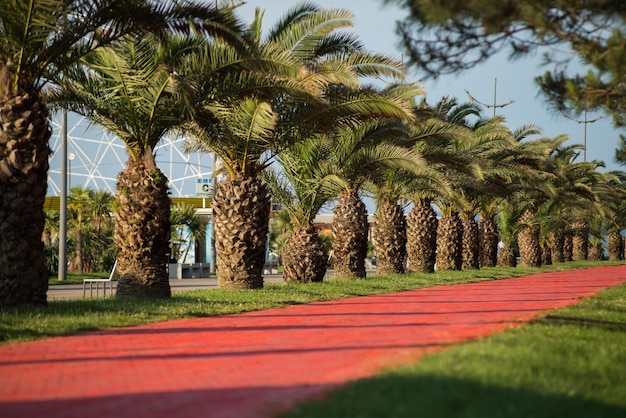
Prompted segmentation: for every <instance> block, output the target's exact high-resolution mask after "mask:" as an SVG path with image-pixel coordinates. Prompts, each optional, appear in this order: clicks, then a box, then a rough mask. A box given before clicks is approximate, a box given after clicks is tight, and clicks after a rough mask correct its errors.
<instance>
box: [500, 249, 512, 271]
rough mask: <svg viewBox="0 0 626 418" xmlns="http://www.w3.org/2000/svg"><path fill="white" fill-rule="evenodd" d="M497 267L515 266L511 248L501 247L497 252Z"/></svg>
mask: <svg viewBox="0 0 626 418" xmlns="http://www.w3.org/2000/svg"><path fill="white" fill-rule="evenodd" d="M498 266H499V267H517V257H515V250H514V249H513V248H510V247H507V248H501V249H500V251H499V253H498Z"/></svg>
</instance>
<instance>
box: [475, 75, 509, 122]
mask: <svg viewBox="0 0 626 418" xmlns="http://www.w3.org/2000/svg"><path fill="white" fill-rule="evenodd" d="M497 91H498V79H497V78H494V79H493V104H492V105H490V104H487V103H483V102H481V101H478V100H476V99H475V98H474V96H472V95H471V94H470V92H469V91H467V90H465V93H467V97H469V99H470V100H471V101H473V102H476V103H478V104H479V105H482V106H485V107H486V108H488V109H489V108H493V117H494V118H495V117H496V108H498V107H505V106H508V105H510V104H513V103H515V100H510V99H509V101H508V102H506V103H501V104H496V99H497V97H496V94H497Z"/></svg>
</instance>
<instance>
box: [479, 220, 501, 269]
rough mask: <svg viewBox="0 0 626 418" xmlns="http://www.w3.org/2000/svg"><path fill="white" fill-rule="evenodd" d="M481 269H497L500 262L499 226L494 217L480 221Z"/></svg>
mask: <svg viewBox="0 0 626 418" xmlns="http://www.w3.org/2000/svg"><path fill="white" fill-rule="evenodd" d="M478 232H479V235H478V237H479V242H480V244H479V245H480V256H479V257H480V267H495V266H496V264H497V262H498V225H497V223H496V221H495V219H494V217H489V218H480V220H479V221H478Z"/></svg>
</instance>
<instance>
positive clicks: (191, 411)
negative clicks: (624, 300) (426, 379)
mask: <svg viewBox="0 0 626 418" xmlns="http://www.w3.org/2000/svg"><path fill="white" fill-rule="evenodd" d="M624 282H626V266H614V267H611V266H607V267H598V268H594V269H589V270H577V271H568V272H558V273H542V274H537V275H532V276H526V277H521V278H514V279H506V280H496V281H489V282H483V283H474V284H464V285H456V286H438V287H433V288H428V289H421V290H414V291H408V292H401V293H393V294H385V295H378V296H367V297H358V298H350V299H343V300H339V301H330V302H319V303H311V304H306V305H294V306H289V307H286V308H279V309H270V310H264V311H258V312H251V313H245V314H238V315H228V316H220V317H210V318H194V319H183V320H173V321H167V322H162V323H156V324H150V325H144V326H136V327H130V328H121V329H113V330H106V331H102V332H92V333H86V334H80V335H76V336H69V337H58V338H51V339H47V340H41V341H35V342H29V343H19V344H11V345H6V346H2V347H0V417H3V418H12V417H45V418H71V417H80V418H101V417H102V418H105V417H107V418H108V417H116V418H124V417H128V418H131V417H132V418H142V417H151V418H177V417H181V418H183V417H184V418H194V417H198V418H200V417H202V418H206V417H220V418H228V417H233V418H235V417H236V418H253V417H256V418H266V417H272V416H275V415H276V414H278V413H280V412H283V411H286V410H288V409H289V408H291V407H293V405H294V404H295V403H297V402H301V401H303V400H306V399H308V398H312V397H318V396H323V394H324V393H326V392H328V391H330V390H332V388H334V387H336V386H337V385H342V384H345V383H346V382H348V381H350V380H354V379H358V378H362V377H366V376H370V375H372V374H374V373H376V372H377V371H379V370H380V369H381V368H383V367H389V366H393V365H397V364H401V363H403V362H407V361H414V360H416V359H418V358H419V357H420V356H421V355H423V354H424V353H427V352H431V351H435V350H440V349H442V348H444V347H446V346H448V345H450V344H457V343H461V342H463V341H467V340H470V339H476V338H480V337H484V336H487V335H490V334H493V333H496V332H499V331H503V330H505V329H507V328H510V327H512V326H518V325H520V324H522V323H524V322H526V321H529V320H532V319H533V318H535V317H537V316H538V315H539V314H540V313H542V312H545V311H547V310H550V309H554V308H558V307H562V306H566V305H571V304H574V303H576V302H577V301H578V300H579V299H580V298H581V297H586V296H591V295H593V294H595V293H596V292H598V291H599V290H601V289H604V288H607V287H610V286H615V285H619V284H621V283H624Z"/></svg>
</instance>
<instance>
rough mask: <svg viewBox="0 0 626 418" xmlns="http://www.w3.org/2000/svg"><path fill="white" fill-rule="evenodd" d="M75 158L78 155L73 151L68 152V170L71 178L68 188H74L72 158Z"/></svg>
mask: <svg viewBox="0 0 626 418" xmlns="http://www.w3.org/2000/svg"><path fill="white" fill-rule="evenodd" d="M74 158H76V156H75V155H74V153H72V152H70V153H69V154H68V156H67V159H68V166H67V168H68V171H67V173H68V178H69V180H68V186H69V187H68V190H72V160H73V159H74Z"/></svg>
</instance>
